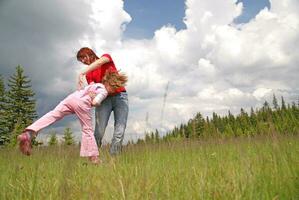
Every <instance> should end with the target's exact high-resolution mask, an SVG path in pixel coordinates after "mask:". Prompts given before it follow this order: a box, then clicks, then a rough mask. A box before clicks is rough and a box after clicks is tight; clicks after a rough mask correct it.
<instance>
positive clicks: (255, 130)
mask: <svg viewBox="0 0 299 200" xmlns="http://www.w3.org/2000/svg"><path fill="white" fill-rule="evenodd" d="M298 133H299V99H298V102H297V103H295V102H292V103H291V104H286V102H285V100H284V98H283V96H281V103H280V105H279V103H278V100H277V98H276V96H275V94H273V100H272V106H270V104H269V103H268V102H267V101H265V102H264V104H263V106H262V107H261V108H257V109H253V108H251V109H250V112H249V113H248V112H246V111H245V110H244V109H243V108H241V110H240V113H239V114H238V115H233V114H232V113H231V112H230V111H228V114H227V115H225V116H220V115H218V114H216V113H215V112H214V113H213V114H212V116H211V117H206V118H204V117H203V116H202V114H201V113H200V112H199V113H197V114H196V115H195V117H194V118H192V119H190V120H189V121H188V122H187V123H185V124H181V125H179V126H176V127H175V128H174V129H173V130H171V131H169V132H168V133H167V134H166V135H165V136H164V137H160V136H159V132H158V130H156V131H154V132H149V133H146V136H145V139H144V140H139V141H138V142H137V143H142V142H149V143H155V142H159V141H170V140H177V139H180V138H186V139H197V138H198V139H200V138H208V137H239V136H256V135H267V134H298Z"/></svg>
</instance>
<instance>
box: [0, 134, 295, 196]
mask: <svg viewBox="0 0 299 200" xmlns="http://www.w3.org/2000/svg"><path fill="white" fill-rule="evenodd" d="M101 157H102V160H103V164H102V165H100V166H93V165H91V164H89V163H88V162H87V161H86V160H85V159H83V158H79V147H77V146H73V147H40V148H36V149H35V150H34V151H33V155H32V156H30V157H26V156H23V155H21V154H20V153H19V151H18V150H17V149H7V148H4V149H0V199H9V200H11V199H63V200H66V199H258V200H260V199H299V137H298V136H268V137H258V138H257V137H256V138H238V139H226V140H223V139H219V140H215V139H214V140H207V141H178V142H172V143H160V144H143V145H141V144H139V145H133V146H127V147H125V148H124V151H123V153H122V154H121V155H120V156H118V157H113V158H111V157H110V156H109V154H108V153H107V150H106V149H103V150H102V152H101Z"/></svg>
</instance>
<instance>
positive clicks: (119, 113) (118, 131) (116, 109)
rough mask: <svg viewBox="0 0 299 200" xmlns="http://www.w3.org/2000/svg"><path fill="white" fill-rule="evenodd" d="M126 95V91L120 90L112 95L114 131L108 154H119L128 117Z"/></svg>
mask: <svg viewBox="0 0 299 200" xmlns="http://www.w3.org/2000/svg"><path fill="white" fill-rule="evenodd" d="M128 112H129V106H128V95H127V93H126V92H121V93H120V94H117V95H116V96H114V99H113V113H114V133H113V138H112V143H111V148H110V154H111V155H115V154H119V153H120V151H121V148H122V141H123V139H124V133H125V129H126V126H127V119H128Z"/></svg>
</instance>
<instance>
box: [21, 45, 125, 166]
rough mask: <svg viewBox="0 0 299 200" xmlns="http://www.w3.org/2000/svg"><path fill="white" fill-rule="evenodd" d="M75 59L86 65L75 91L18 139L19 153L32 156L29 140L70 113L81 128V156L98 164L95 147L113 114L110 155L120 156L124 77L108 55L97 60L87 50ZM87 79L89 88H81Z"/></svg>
mask: <svg viewBox="0 0 299 200" xmlns="http://www.w3.org/2000/svg"><path fill="white" fill-rule="evenodd" d="M77 60H78V61H80V62H82V63H83V64H85V65H87V66H86V67H85V68H84V69H83V70H82V71H81V73H80V74H79V77H78V85H77V86H78V90H77V91H75V92H73V93H71V94H70V95H68V96H67V97H66V98H65V99H64V100H62V101H61V102H60V103H59V104H58V105H57V106H56V107H55V108H54V109H53V110H52V111H50V112H48V113H47V114H45V115H44V116H42V117H41V118H40V119H38V120H37V121H35V122H34V123H33V124H31V125H30V126H28V127H27V128H25V130H24V132H23V133H22V134H20V135H19V136H18V141H19V146H20V150H21V152H22V153H24V154H26V155H30V154H31V149H32V144H31V140H32V139H33V138H34V137H36V136H37V134H38V132H39V131H40V130H41V129H43V128H45V127H47V126H49V125H51V124H53V123H54V122H56V121H58V120H60V119H62V118H63V117H64V116H66V115H69V114H76V115H77V117H78V119H79V121H80V124H81V128H82V140H81V148H80V156H82V157H88V158H89V160H90V161H91V162H92V163H95V164H97V163H99V157H98V155H99V152H98V147H100V146H101V144H102V138H103V136H104V133H105V129H106V127H107V124H108V120H109V118H110V114H111V113H112V111H113V114H114V133H113V138H112V142H111V146H110V154H111V155H116V154H119V153H120V151H121V148H122V141H123V138H124V132H125V128H126V124H127V118H128V96H127V92H126V89H125V87H124V86H125V84H126V82H127V76H126V75H125V74H123V73H119V72H118V70H117V69H116V66H115V64H114V62H113V60H112V58H111V56H110V55H109V54H103V55H102V56H101V57H98V56H97V55H96V54H95V53H94V51H93V50H92V49H90V48H87V47H84V48H81V49H80V50H79V51H78V53H77ZM84 78H86V81H87V83H88V86H86V87H83V80H84ZM92 107H95V129H94V131H93V127H92V117H91V110H92Z"/></svg>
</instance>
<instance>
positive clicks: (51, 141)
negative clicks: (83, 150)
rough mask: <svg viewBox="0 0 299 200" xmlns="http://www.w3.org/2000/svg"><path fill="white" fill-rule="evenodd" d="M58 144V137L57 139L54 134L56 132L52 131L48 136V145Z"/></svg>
mask: <svg viewBox="0 0 299 200" xmlns="http://www.w3.org/2000/svg"><path fill="white" fill-rule="evenodd" d="M57 144H58V139H57V136H56V132H53V133H52V134H51V137H50V140H49V142H48V145H49V146H54V145H57Z"/></svg>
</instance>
